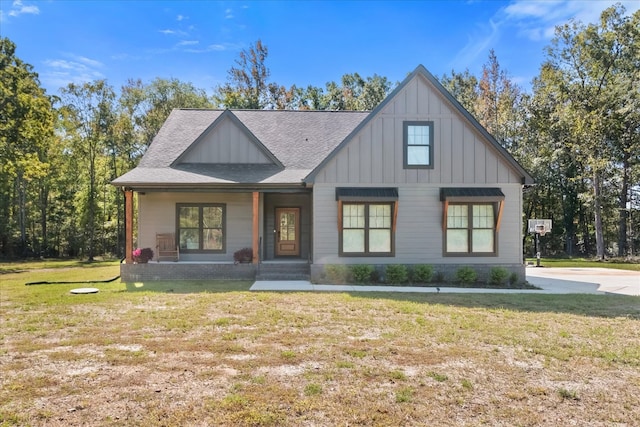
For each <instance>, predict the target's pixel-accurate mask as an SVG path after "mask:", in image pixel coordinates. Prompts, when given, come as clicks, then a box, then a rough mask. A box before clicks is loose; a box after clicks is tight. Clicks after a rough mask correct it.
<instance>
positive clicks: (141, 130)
mask: <svg viewBox="0 0 640 427" xmlns="http://www.w3.org/2000/svg"><path fill="white" fill-rule="evenodd" d="M212 106H213V105H212V104H211V101H210V100H209V98H208V97H207V94H206V92H205V91H204V90H203V89H199V88H196V87H195V86H194V85H193V84H192V83H190V82H182V81H180V80H178V79H175V78H171V79H163V78H160V77H157V78H155V79H154V80H153V81H152V82H151V83H149V84H147V85H145V84H143V83H142V81H141V80H129V81H128V82H127V84H126V85H125V86H123V87H122V90H121V96H120V107H121V109H122V110H123V111H122V113H123V114H124V115H125V116H126V117H129V118H130V120H131V123H130V126H131V128H130V129H129V132H132V135H131V136H132V137H133V136H134V134H136V135H137V137H138V139H137V140H136V141H137V143H138V145H137V146H136V145H135V144H133V140H132V143H131V147H130V153H131V154H132V155H141V154H142V153H143V152H144V149H145V148H146V147H147V146H148V145H149V144H150V143H151V141H152V140H153V138H154V137H155V136H156V134H157V133H158V131H159V130H160V127H161V126H162V124H163V123H164V121H165V120H166V119H167V117H169V114H170V113H171V111H172V110H173V109H176V108H211V107H212ZM136 151H139V153H135V152H136Z"/></svg>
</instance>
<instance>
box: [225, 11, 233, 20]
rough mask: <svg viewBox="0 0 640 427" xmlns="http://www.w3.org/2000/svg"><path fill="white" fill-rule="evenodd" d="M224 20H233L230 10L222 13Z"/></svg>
mask: <svg viewBox="0 0 640 427" xmlns="http://www.w3.org/2000/svg"><path fill="white" fill-rule="evenodd" d="M224 19H233V10H231V8H228V9H226V10H225V11H224Z"/></svg>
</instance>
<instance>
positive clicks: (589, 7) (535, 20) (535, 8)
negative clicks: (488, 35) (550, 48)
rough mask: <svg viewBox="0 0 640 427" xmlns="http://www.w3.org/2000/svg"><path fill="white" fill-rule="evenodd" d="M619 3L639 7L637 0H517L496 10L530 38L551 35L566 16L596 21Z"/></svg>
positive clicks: (636, 8) (537, 39)
mask: <svg viewBox="0 0 640 427" xmlns="http://www.w3.org/2000/svg"><path fill="white" fill-rule="evenodd" d="M616 3H621V4H623V6H624V7H625V8H626V11H627V13H628V14H631V13H633V12H635V11H636V10H638V9H640V2H638V1H637V0H632V1H616V0H599V1H570V0H555V1H538V2H533V1H530V0H516V1H514V2H512V3H511V4H510V5H509V6H507V7H505V8H504V9H503V10H502V11H501V12H499V14H501V15H503V18H504V19H505V21H506V22H507V23H508V24H509V25H513V26H515V27H516V28H517V32H518V35H519V36H521V37H525V38H528V39H530V40H534V41H539V40H543V39H551V38H552V37H553V35H554V33H555V27H556V26H558V25H562V24H564V23H566V22H568V21H569V20H571V19H573V20H575V21H580V22H582V23H583V24H592V23H597V22H598V20H599V19H600V14H601V13H602V11H603V10H605V9H606V8H608V7H611V6H613V5H614V4H616Z"/></svg>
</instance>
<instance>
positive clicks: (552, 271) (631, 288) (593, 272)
mask: <svg viewBox="0 0 640 427" xmlns="http://www.w3.org/2000/svg"><path fill="white" fill-rule="evenodd" d="M527 281H528V282H529V283H531V284H532V285H534V286H537V287H539V288H541V289H540V290H530V289H479V288H457V287H440V288H439V290H438V288H436V287H422V286H353V285H316V284H312V283H310V282H309V281H306V280H290V281H278V280H262V281H256V282H255V283H254V284H253V286H251V290H252V291H313V292H327V291H328V292H420V293H436V292H442V293H476V294H480V293H485V294H486V293H493V294H596V295H604V294H607V293H611V294H621V295H640V273H638V272H635V271H625V270H611V269H605V268H588V269H587V268H583V269H575V268H536V267H528V268H527Z"/></svg>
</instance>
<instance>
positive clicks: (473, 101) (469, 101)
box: [440, 69, 479, 117]
mask: <svg viewBox="0 0 640 427" xmlns="http://www.w3.org/2000/svg"><path fill="white" fill-rule="evenodd" d="M440 83H441V84H442V86H444V87H445V89H447V90H448V91H449V93H450V94H451V95H453V97H454V98H455V99H457V100H458V102H460V104H462V106H463V107H464V108H465V109H466V110H467V111H468V112H469V113H471V115H472V116H474V117H477V112H476V107H477V104H478V90H479V89H478V79H477V78H476V77H475V76H474V75H472V74H471V73H470V72H469V69H466V70H464V72H463V73H456V72H455V71H454V70H451V74H450V75H447V74H443V75H442V77H441V78H440Z"/></svg>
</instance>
